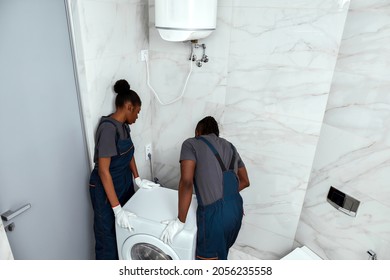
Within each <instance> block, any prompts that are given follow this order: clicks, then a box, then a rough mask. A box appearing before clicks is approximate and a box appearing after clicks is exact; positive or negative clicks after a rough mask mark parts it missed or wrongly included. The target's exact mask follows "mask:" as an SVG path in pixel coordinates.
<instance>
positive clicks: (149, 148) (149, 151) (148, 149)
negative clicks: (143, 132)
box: [145, 144, 152, 161]
mask: <svg viewBox="0 0 390 280" xmlns="http://www.w3.org/2000/svg"><path fill="white" fill-rule="evenodd" d="M149 154H150V156H152V144H147V145H145V160H147V161H148V160H150V159H149V156H148V155H149Z"/></svg>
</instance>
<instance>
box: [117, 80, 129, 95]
mask: <svg viewBox="0 0 390 280" xmlns="http://www.w3.org/2000/svg"><path fill="white" fill-rule="evenodd" d="M129 90H130V85H129V83H128V82H127V81H126V80H123V79H122V80H118V81H116V83H115V85H114V91H115V92H116V93H117V94H121V93H126V92H128V91H129Z"/></svg>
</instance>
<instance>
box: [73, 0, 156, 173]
mask: <svg viewBox="0 0 390 280" xmlns="http://www.w3.org/2000/svg"><path fill="white" fill-rule="evenodd" d="M73 8H74V9H73V11H72V12H73V16H74V21H75V23H76V26H75V33H76V34H75V39H76V54H77V63H78V72H79V73H78V77H79V82H80V91H81V101H82V106H83V118H84V122H85V126H86V127H85V129H86V136H87V144H88V149H89V154H90V160H91V162H92V158H93V147H94V144H95V142H94V134H95V129H96V127H97V124H98V120H99V119H100V117H101V116H103V115H107V114H110V113H112V112H114V111H115V106H114V100H115V94H114V92H113V89H112V86H113V85H114V83H115V81H116V80H118V79H126V80H127V81H128V82H129V83H130V85H131V88H132V89H134V90H135V91H136V92H137V93H138V94H139V95H140V97H141V100H142V109H141V113H140V115H139V118H138V120H137V122H136V123H135V124H134V125H132V127H131V129H132V138H133V141H134V143H135V146H136V151H135V156H136V158H137V159H138V160H137V164H138V169H139V172H140V175H141V176H143V177H150V176H151V175H150V169H149V164H148V162H147V161H146V160H145V155H144V148H143V146H144V145H145V144H146V143H151V137H152V127H151V119H152V111H151V96H150V94H149V91H148V90H147V85H146V71H145V69H146V67H145V64H144V62H142V61H140V56H139V53H140V50H142V49H147V48H148V47H147V46H148V29H149V25H148V22H149V19H148V3H147V2H145V1H131V0H129V1H124V0H115V1H89V0H83V1H77V5H74V6H73Z"/></svg>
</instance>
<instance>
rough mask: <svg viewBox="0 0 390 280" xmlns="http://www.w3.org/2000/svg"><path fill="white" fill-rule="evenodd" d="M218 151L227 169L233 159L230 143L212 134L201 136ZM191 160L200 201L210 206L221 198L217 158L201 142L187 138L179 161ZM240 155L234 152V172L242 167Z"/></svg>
mask: <svg viewBox="0 0 390 280" xmlns="http://www.w3.org/2000/svg"><path fill="white" fill-rule="evenodd" d="M202 137H204V138H206V139H207V140H208V141H209V142H210V143H211V144H212V145H213V146H214V147H215V149H216V150H217V151H218V153H219V155H220V156H221V159H222V161H223V163H224V165H225V167H226V168H229V164H230V161H231V159H232V157H233V150H232V147H231V145H230V142H229V141H227V140H225V139H223V138H221V137H217V136H216V135H215V134H214V133H212V134H208V135H202ZM182 160H192V161H195V162H196V167H195V181H196V184H197V187H198V190H199V194H200V196H201V199H202V203H203V205H208V204H211V203H213V202H215V201H217V200H219V199H221V198H222V195H223V189H222V170H221V166H220V165H219V162H218V160H217V158H216V157H215V155H214V153H213V152H212V151H211V149H210V148H209V147H208V146H207V145H206V143H204V142H203V141H201V140H198V139H196V138H195V137H194V138H189V139H187V140H185V141H184V142H183V145H182V147H181V153H180V161H182ZM244 166H245V165H244V162H243V161H242V159H241V157H240V155H239V154H238V152H237V151H236V161H235V163H234V170H235V172H236V173H237V169H238V168H240V167H244Z"/></svg>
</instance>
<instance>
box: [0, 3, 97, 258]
mask: <svg viewBox="0 0 390 280" xmlns="http://www.w3.org/2000/svg"><path fill="white" fill-rule="evenodd" d="M88 176H89V164H88V157H87V153H86V147H85V140H84V137H83V130H82V121H81V118H80V111H79V103H78V96H77V91H76V83H75V78H74V71H73V64H72V54H71V47H70V39H69V32H68V28H67V19H66V9H65V4H64V1H63V0H34V1H31V0H0V214H1V213H4V212H6V211H8V210H11V211H13V210H17V209H18V208H20V207H22V206H24V205H26V204H31V207H30V208H29V209H28V210H27V211H25V212H24V213H22V214H21V215H19V216H17V217H15V218H13V219H12V220H10V221H3V222H4V226H7V225H8V224H9V223H11V222H13V223H14V225H15V228H14V230H13V231H8V232H7V235H8V239H9V242H10V245H11V249H12V252H13V255H14V258H15V259H89V258H91V256H92V255H93V254H92V253H93V234H92V221H91V215H92V213H91V212H92V211H91V207H90V202H89V194H88V188H87V185H88V184H87V183H88Z"/></svg>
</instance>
